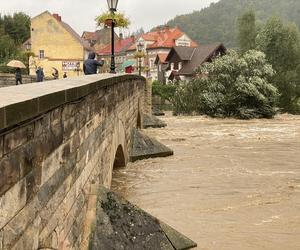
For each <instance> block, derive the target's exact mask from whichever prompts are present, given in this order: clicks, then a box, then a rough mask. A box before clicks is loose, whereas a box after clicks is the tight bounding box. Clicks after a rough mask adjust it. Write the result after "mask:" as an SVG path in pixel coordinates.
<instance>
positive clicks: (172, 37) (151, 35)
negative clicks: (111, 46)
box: [128, 27, 198, 50]
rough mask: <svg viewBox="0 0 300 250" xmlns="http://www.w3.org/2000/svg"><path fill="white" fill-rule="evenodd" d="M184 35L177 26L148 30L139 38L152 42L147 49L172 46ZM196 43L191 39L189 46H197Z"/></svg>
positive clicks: (133, 48) (134, 47) (132, 47)
mask: <svg viewBox="0 0 300 250" xmlns="http://www.w3.org/2000/svg"><path fill="white" fill-rule="evenodd" d="M183 35H185V33H184V32H183V31H181V30H180V29H179V28H177V27H176V28H164V29H160V30H156V31H152V32H148V33H145V34H142V35H141V36H140V38H142V39H143V40H145V41H149V42H153V43H152V44H150V45H148V46H147V49H151V48H172V47H174V46H175V45H176V44H175V41H176V40H177V39H178V38H180V37H182V36H183ZM197 46H198V45H197V43H196V42H195V41H193V40H191V46H190V47H197ZM128 50H136V46H135V45H133V46H131V47H130V48H128Z"/></svg>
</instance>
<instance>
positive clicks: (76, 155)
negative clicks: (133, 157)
mask: <svg viewBox="0 0 300 250" xmlns="http://www.w3.org/2000/svg"><path fill="white" fill-rule="evenodd" d="M94 78H95V77H94ZM94 78H93V79H94ZM77 81H78V80H77ZM87 82H88V83H87ZM57 84H59V83H57ZM33 85H34V84H33ZM79 85H80V86H78V85H77V84H76V79H74V80H72V81H71V80H69V81H66V82H64V89H65V90H64V91H63V93H64V96H65V102H63V103H62V104H60V105H58V106H56V107H55V108H53V104H52V103H51V102H49V103H48V104H45V103H44V104H43V102H44V100H45V99H43V98H41V99H40V101H38V106H39V108H40V107H41V106H43V110H47V108H45V105H46V107H49V108H50V107H51V109H50V110H47V111H45V112H38V115H37V113H30V114H29V116H28V117H27V118H28V119H25V118H24V117H26V116H24V115H23V116H22V121H20V120H19V121H18V119H17V118H16V119H15V120H14V122H13V123H12V121H11V122H9V121H10V120H9V119H8V118H7V117H8V116H9V114H7V112H12V111H11V110H12V108H11V109H9V108H8V107H4V108H3V107H2V108H1V106H0V119H4V121H2V122H1V121H0V124H1V123H2V127H1V126H0V128H1V130H0V249H1V250H3V249H26V250H30V249H80V248H81V244H82V242H84V241H85V239H84V238H83V237H86V236H83V235H84V230H83V228H84V224H85V217H86V214H87V212H88V211H90V210H92V209H94V208H93V207H89V206H91V205H89V204H91V202H89V196H90V194H91V193H92V188H93V185H97V184H103V185H105V186H106V187H109V186H110V182H111V178H112V168H113V165H114V161H115V156H116V152H117V149H118V148H122V149H123V153H124V163H126V162H127V160H128V154H129V152H128V149H129V148H130V147H129V145H130V143H131V141H130V140H131V131H132V128H134V127H136V124H137V119H138V116H139V113H142V112H143V103H144V87H145V82H144V80H143V79H142V78H139V77H135V76H130V77H128V76H120V77H115V78H114V79H111V78H109V77H107V78H106V79H101V81H100V80H99V81H98V82H95V80H90V81H85V83H82V84H79ZM59 86H60V85H59ZM74 86H77V87H76V88H74ZM23 87H25V86H21V88H23ZM45 88H52V89H54V87H53V86H51V83H49V84H47V83H45ZM8 89H10V88H8ZM2 90H3V89H2ZM24 91H30V88H29V89H24ZM61 93H62V91H58V92H55V93H54V96H52V98H54V97H55V96H56V95H57V96H59V95H61ZM72 93H73V94H72ZM80 93H81V94H80ZM82 93H84V94H82ZM2 94H3V93H2V92H1V90H0V95H2ZM39 95H40V93H39ZM67 96H68V98H67ZM79 96H80V98H79ZM54 99H55V98H54ZM38 100H39V99H38ZM66 100H69V101H66ZM0 105H1V103H0ZM22 105H27V104H24V103H23V104H22ZM17 108H18V106H15V107H14V109H17ZM23 110H24V107H23ZM25 110H26V109H25ZM1 111H2V113H1ZM3 117H4V118H3Z"/></svg>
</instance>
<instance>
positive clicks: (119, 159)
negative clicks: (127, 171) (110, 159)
mask: <svg viewBox="0 0 300 250" xmlns="http://www.w3.org/2000/svg"><path fill="white" fill-rule="evenodd" d="M125 166H126V163H125V156H124V150H123V147H122V145H121V144H120V145H119V146H118V148H117V152H116V155H115V161H114V165H113V169H115V168H122V167H125Z"/></svg>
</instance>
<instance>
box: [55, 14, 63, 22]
mask: <svg viewBox="0 0 300 250" xmlns="http://www.w3.org/2000/svg"><path fill="white" fill-rule="evenodd" d="M53 17H54V18H55V19H56V20H57V21H58V22H61V16H60V15H58V14H53Z"/></svg>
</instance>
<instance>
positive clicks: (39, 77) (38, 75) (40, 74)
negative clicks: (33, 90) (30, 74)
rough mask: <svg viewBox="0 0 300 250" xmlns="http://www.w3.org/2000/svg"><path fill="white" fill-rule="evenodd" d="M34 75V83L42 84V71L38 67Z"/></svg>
mask: <svg viewBox="0 0 300 250" xmlns="http://www.w3.org/2000/svg"><path fill="white" fill-rule="evenodd" d="M35 73H36V81H37V82H43V81H44V71H43V68H41V67H38V69H37V71H36V72H35Z"/></svg>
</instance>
